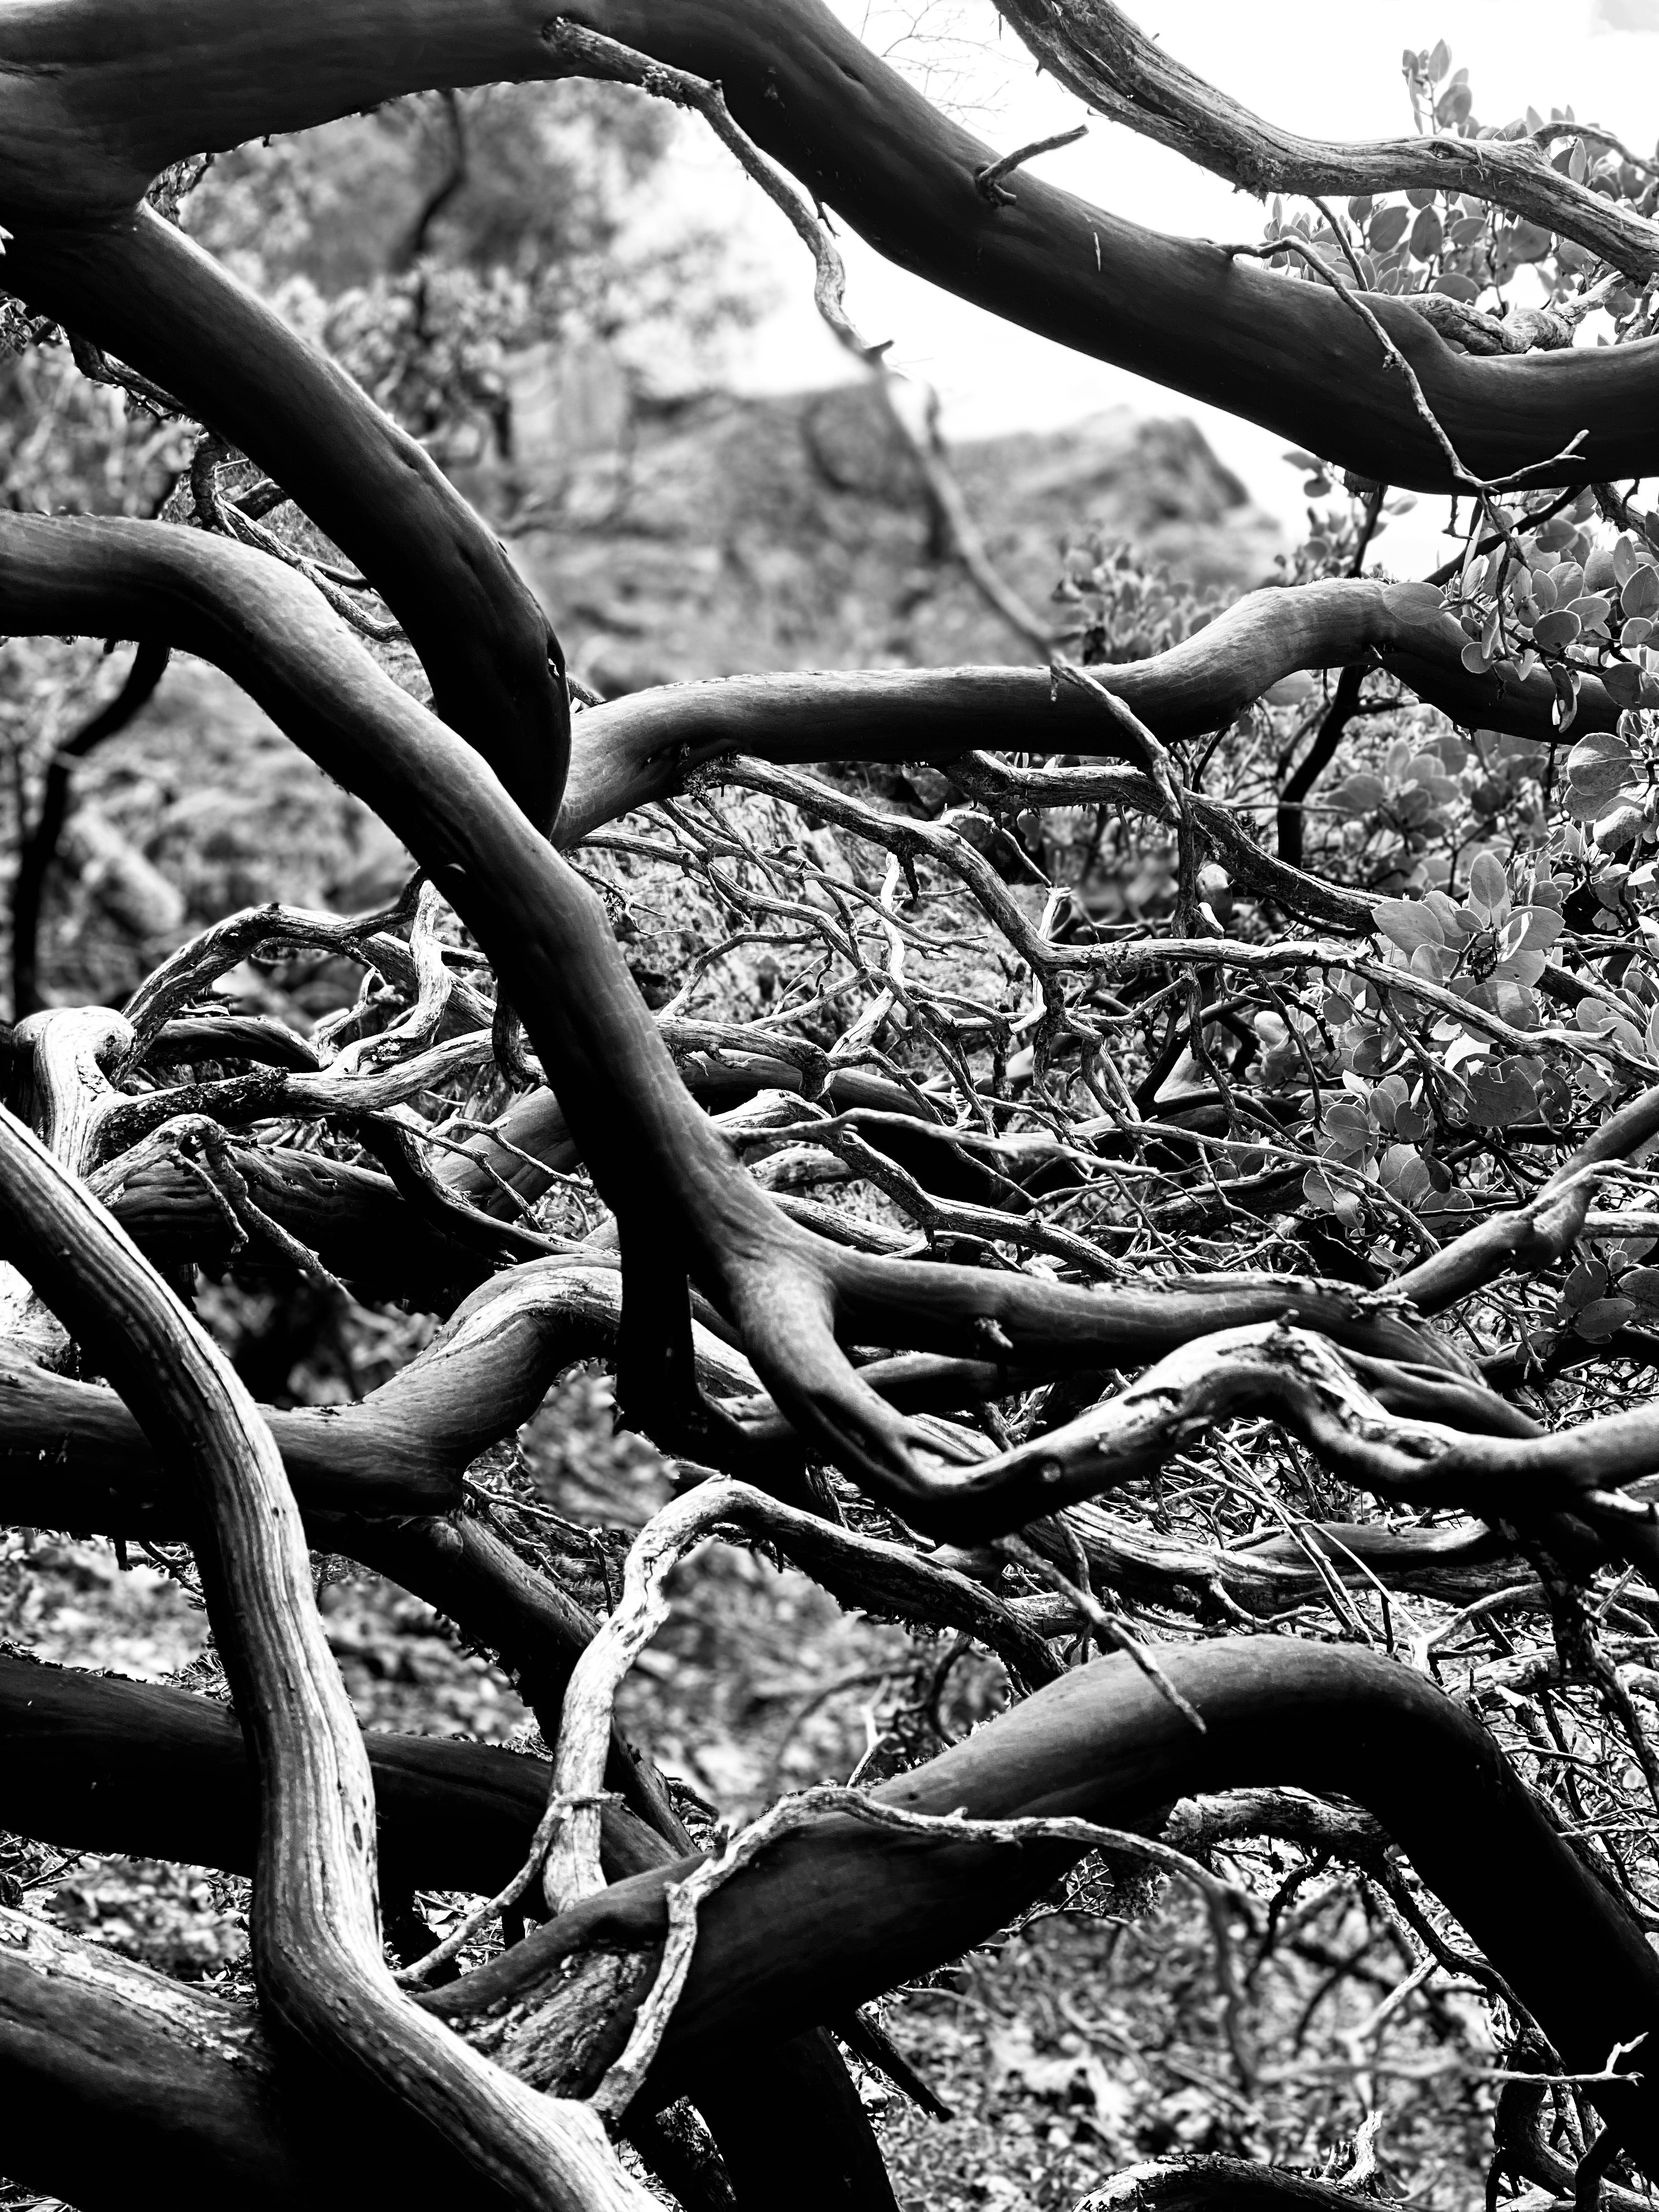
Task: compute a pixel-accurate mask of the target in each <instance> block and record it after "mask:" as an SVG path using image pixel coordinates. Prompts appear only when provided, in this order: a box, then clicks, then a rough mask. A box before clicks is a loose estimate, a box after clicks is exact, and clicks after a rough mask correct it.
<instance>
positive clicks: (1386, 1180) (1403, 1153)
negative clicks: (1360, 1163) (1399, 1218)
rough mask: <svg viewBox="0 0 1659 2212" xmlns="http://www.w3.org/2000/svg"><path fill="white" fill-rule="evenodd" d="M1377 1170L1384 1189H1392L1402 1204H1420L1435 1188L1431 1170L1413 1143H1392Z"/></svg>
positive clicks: (1379, 1162)
mask: <svg viewBox="0 0 1659 2212" xmlns="http://www.w3.org/2000/svg"><path fill="white" fill-rule="evenodd" d="M1377 1172H1378V1174H1379V1176H1380V1177H1381V1179H1382V1183H1383V1189H1384V1190H1387V1191H1391V1192H1392V1193H1393V1194H1394V1195H1395V1197H1396V1198H1397V1199H1398V1200H1400V1202H1401V1205H1402V1206H1417V1205H1419V1203H1420V1202H1421V1201H1422V1200H1424V1199H1425V1198H1426V1197H1427V1196H1428V1194H1429V1192H1430V1191H1431V1189H1432V1188H1433V1185H1432V1183H1431V1182H1430V1180H1429V1170H1428V1169H1427V1167H1426V1166H1425V1164H1424V1162H1423V1159H1422V1157H1421V1155H1420V1154H1419V1152H1418V1151H1417V1149H1416V1147H1415V1146H1413V1145H1390V1146H1389V1149H1388V1151H1387V1152H1384V1153H1383V1157H1382V1158H1381V1160H1379V1161H1378V1163H1377Z"/></svg>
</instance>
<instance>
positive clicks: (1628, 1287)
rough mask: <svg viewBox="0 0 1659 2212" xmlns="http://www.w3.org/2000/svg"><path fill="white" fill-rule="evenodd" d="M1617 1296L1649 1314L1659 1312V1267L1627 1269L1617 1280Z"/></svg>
mask: <svg viewBox="0 0 1659 2212" xmlns="http://www.w3.org/2000/svg"><path fill="white" fill-rule="evenodd" d="M1619 1294H1620V1297H1626V1298H1634V1300H1635V1301H1636V1303H1637V1304H1638V1306H1641V1307H1643V1308H1644V1309H1645V1310H1648V1311H1650V1312H1652V1311H1656V1310H1659V1267H1632V1268H1629V1269H1628V1270H1627V1271H1626V1273H1624V1274H1623V1275H1621V1276H1620V1279H1619Z"/></svg>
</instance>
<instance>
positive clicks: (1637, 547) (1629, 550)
mask: <svg viewBox="0 0 1659 2212" xmlns="http://www.w3.org/2000/svg"><path fill="white" fill-rule="evenodd" d="M1652 559H1653V556H1652V554H1651V553H1650V552H1649V550H1648V549H1647V547H1646V546H1645V545H1644V544H1643V542H1642V540H1641V539H1640V538H1635V537H1632V534H1631V532H1629V531H1628V530H1626V532H1624V533H1623V535H1622V536H1621V537H1620V538H1617V539H1615V540H1614V543H1613V574H1614V575H1615V576H1616V577H1617V578H1618V580H1619V584H1620V590H1622V589H1623V587H1624V586H1626V584H1627V583H1629V581H1630V580H1631V578H1632V576H1633V575H1634V574H1636V572H1637V570H1638V568H1646V567H1647V566H1648V565H1649V564H1650V562H1651V561H1652ZM1625 611H1626V614H1628V613H1629V612H1630V609H1629V608H1628V607H1626V610H1625Z"/></svg>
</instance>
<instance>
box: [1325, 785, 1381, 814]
mask: <svg viewBox="0 0 1659 2212" xmlns="http://www.w3.org/2000/svg"><path fill="white" fill-rule="evenodd" d="M1387 796H1388V793H1386V792H1385V791H1384V790H1383V780H1382V778H1381V777H1380V776H1375V775H1351V776H1349V777H1348V778H1347V779H1346V781H1344V782H1342V783H1340V784H1338V786H1337V787H1336V789H1335V790H1334V792H1333V793H1331V804H1332V805H1333V806H1334V807H1335V808H1336V809H1337V810H1338V811H1339V812H1340V813H1343V814H1348V815H1358V814H1371V813H1374V812H1375V811H1376V809H1377V808H1378V807H1379V806H1381V805H1382V804H1383V799H1385V798H1386V797H1387Z"/></svg>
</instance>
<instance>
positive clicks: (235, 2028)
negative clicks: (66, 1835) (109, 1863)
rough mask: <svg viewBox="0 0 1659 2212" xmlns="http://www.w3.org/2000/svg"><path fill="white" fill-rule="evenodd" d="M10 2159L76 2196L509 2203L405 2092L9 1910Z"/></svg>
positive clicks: (107, 2209)
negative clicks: (370, 2090)
mask: <svg viewBox="0 0 1659 2212" xmlns="http://www.w3.org/2000/svg"><path fill="white" fill-rule="evenodd" d="M0 2086H3V2090H4V2094H5V2099H6V2159H7V2163H8V2165H9V2167H10V2170H11V2172H12V2173H13V2174H14V2175H15V2177H16V2178H17V2179H20V2180H25V2181H28V2182H31V2183H33V2184H34V2185H36V2186H38V2187H40V2188H41V2189H43V2190H50V2191H53V2192H54V2193H56V2192H58V2191H65V2192H67V2193H68V2196H69V2197H70V2201H72V2202H73V2203H75V2204H76V2205H77V2206H78V2207H79V2208H80V2212H181V2208H182V2212H220V2208H222V2207H223V2206H224V2205H227V2204H234V2205H237V2206H240V2207H243V2208H246V2212H293V2207H294V2206H295V2205H296V2204H305V2205H307V2206H314V2207H316V2208H318V2212H361V2207H362V2205H363V2204H365V2203H371V2202H374V2201H376V2200H378V2199H379V2198H380V2196H381V2194H382V2192H384V2191H391V2192H392V2193H393V2194H394V2196H395V2199H396V2202H397V2203H398V2205H399V2206H400V2207H403V2208H405V2209H406V2212H508V2208H509V2207H510V2205H511V2203H512V2199H511V2198H510V2197H507V2196H506V2195H505V2194H504V2193H503V2192H502V2191H501V2190H499V2189H497V2188H495V2187H494V2186H493V2185H491V2184H490V2183H489V2182H488V2181H486V2180H485V2179H483V2177H482V2176H481V2175H479V2174H478V2173H477V2172H475V2171H474V2169H473V2168H471V2166H468V2165H466V2164H465V2161H464V2160H461V2159H460V2158H459V2157H457V2155H456V2154H454V2152H453V2151H452V2150H450V2149H449V2148H447V2146H446V2145H445V2144H443V2143H441V2142H435V2141H434V2140H433V2139H432V2137H431V2136H428V2135H427V2134H426V2133H425V2131H424V2130H411V2129H410V2127H409V2125H408V2124H407V2122H406V2120H404V2117H403V2116H402V2114H401V2113H400V2112H398V2108H397V2107H396V2106H395V2105H392V2104H391V2103H390V2102H389V2101H382V2100H379V2099H377V2098H375V2097H374V2096H373V2095H372V2094H371V2095H365V2094H363V2093H362V2092H361V2091H359V2090H358V2089H356V2087H355V2085H353V2086H351V2087H347V2086H346V2085H344V2084H343V2083H342V2081H340V2079H339V2077H338V2076H337V2075H336V2076H334V2077H333V2078H331V2077H330V2075H328V2074H327V2073H326V2072H325V2071H324V2070H322V2069H316V2070H314V2071H313V2070H312V2069H308V2068H307V2067H306V2066H304V2065H303V2063H298V2062H296V2061H295V2059H294V2058H293V2057H291V2056H290V2055H289V2054H288V2053H286V2052H285V2053H283V2054H282V2055H281V2056H280V2057H279V2055H278V2053H277V2052H276V2051H275V2049H274V2048H273V2047H272V2044H271V2041H270V2036H269V2034H268V2033H267V2032H266V2030H265V2029H264V2027H262V2025H261V2024H260V2021H259V2020H258V2015H256V2014H254V2013H252V2012H251V2011H249V2010H248V2009H247V2008H246V2007H244V2006H241V2005H238V2004H234V2003H233V2002H230V2001H229V2000H228V1998H225V1997H222V1996H213V1995H210V1994H209V1992H207V1991H206V1990H201V1989H198V1988H193V1987H191V1985H190V1984H188V1983H184V1982H177V1981H173V1980H170V1979H168V1978H167V1977H166V1976H165V1975H162V1974H158V1973H155V1972H153V1971H152V1970H151V1969H150V1968H149V1967H148V1966H137V1965H136V1964H134V1963H133V1962H132V1961H131V1960H127V1959H124V1958H122V1957H121V1956H120V1955H119V1954H118V1953H117V1952H114V1951H112V1950H110V1949H109V1948H108V1947H107V1946H106V1945H105V1944H101V1943H94V1942H88V1941H86V1940H85V1939H84V1938H82V1937H79V1936H74V1935H71V1934H70V1933H69V1932H68V1931H67V1930H65V1929H58V1928H56V1927H54V1926H52V1924H51V1923H48V1922H46V1921H45V1920H40V1919H36V1918H33V1917H30V1916H28V1915H27V1914H24V1913H21V1912H15V1911H8V1910H4V1909H0Z"/></svg>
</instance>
